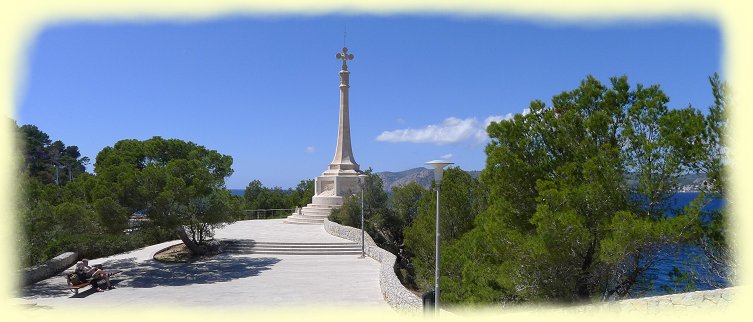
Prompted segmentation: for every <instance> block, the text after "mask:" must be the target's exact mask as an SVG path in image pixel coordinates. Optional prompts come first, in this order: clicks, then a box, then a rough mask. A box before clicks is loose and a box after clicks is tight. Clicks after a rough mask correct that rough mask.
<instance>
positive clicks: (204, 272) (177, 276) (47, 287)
mask: <svg viewBox="0 0 753 322" xmlns="http://www.w3.org/2000/svg"><path fill="white" fill-rule="evenodd" d="M279 261H280V259H278V258H274V257H261V258H252V257H240V256H232V255H230V254H227V253H222V254H218V255H215V256H213V257H210V258H207V259H205V260H198V261H193V262H189V263H162V262H158V261H156V260H154V259H149V260H145V261H138V260H137V259H136V258H125V259H117V260H108V261H105V262H104V265H105V270H109V271H118V270H120V271H122V272H121V273H120V274H118V275H115V276H113V277H112V278H111V280H110V283H111V284H112V285H113V286H115V287H116V289H114V290H111V291H108V292H117V288H120V287H132V288H151V287H156V286H183V285H191V284H212V283H218V282H228V281H232V280H235V279H240V278H245V277H252V276H257V275H259V274H260V273H261V272H263V271H266V270H270V269H271V268H272V266H274V265H275V264H276V263H278V262H279ZM66 273H67V271H66ZM20 293H21V294H20V295H21V296H22V297H31V298H40V297H63V296H68V297H74V298H83V297H87V296H89V295H91V294H93V293H96V292H95V291H94V290H93V289H91V288H86V289H81V290H79V294H78V295H75V296H74V294H73V292H72V291H70V290H69V289H68V288H67V284H66V282H65V277H64V274H60V275H59V276H55V277H51V278H48V279H46V280H43V281H40V282H38V283H35V284H33V285H29V286H26V287H24V288H23V289H22V290H21V292H20Z"/></svg>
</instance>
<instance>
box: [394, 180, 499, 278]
mask: <svg viewBox="0 0 753 322" xmlns="http://www.w3.org/2000/svg"><path fill="white" fill-rule="evenodd" d="M431 190H435V186H432V189H430V190H429V191H426V192H425V193H423V194H422V195H421V199H420V200H419V201H418V204H419V207H418V215H417V216H416V218H415V219H414V220H413V221H412V223H411V225H410V226H408V228H406V229H405V231H404V240H405V249H406V252H407V253H408V254H407V255H408V256H409V257H410V258H411V259H410V262H411V263H412V267H413V268H414V269H415V274H416V284H417V286H418V287H420V288H422V289H427V288H430V287H431V286H432V285H433V281H434V249H435V246H434V243H435V232H436V229H435V226H436V225H435V216H436V195H435V193H432V192H431ZM484 196H485V193H483V192H482V188H481V186H480V185H479V182H478V180H476V179H474V178H473V177H471V176H470V175H469V174H468V173H467V172H465V171H463V170H461V169H460V168H457V167H455V168H449V169H447V170H446V171H445V173H444V177H443V179H442V189H441V190H440V220H439V228H440V243H441V247H447V246H448V245H449V244H451V243H452V242H454V241H456V240H457V239H459V238H460V237H461V236H462V235H463V234H464V233H466V232H467V231H469V230H470V229H471V228H473V221H474V218H475V217H476V215H477V214H478V213H479V212H480V211H481V210H482V209H483V208H484V207H485V203H484V202H479V200H483V199H484V198H485V197H484ZM445 253H446V248H445V250H444V251H442V254H445ZM442 265H444V264H442ZM443 267H444V266H443Z"/></svg>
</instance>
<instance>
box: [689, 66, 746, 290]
mask: <svg viewBox="0 0 753 322" xmlns="http://www.w3.org/2000/svg"><path fill="white" fill-rule="evenodd" d="M709 82H710V83H711V92H712V94H713V96H714V104H713V105H712V106H710V107H709V114H708V115H707V116H706V119H705V122H706V131H705V132H704V143H705V146H706V151H707V154H706V158H705V159H704V160H703V162H702V165H701V168H702V169H703V171H704V172H706V177H707V180H708V181H707V184H706V185H704V186H703V187H702V188H703V193H704V194H708V195H709V196H711V197H716V198H725V199H726V198H727V197H728V195H727V189H726V187H727V183H726V182H727V163H728V159H727V148H726V146H727V141H728V138H727V135H726V133H727V127H728V126H727V104H728V101H729V98H728V89H727V85H726V84H725V83H724V82H722V81H721V80H720V79H719V75H717V74H714V75H713V76H712V77H709ZM727 202H729V200H727ZM703 219H707V220H703V223H702V226H703V234H702V235H701V236H700V238H699V240H698V245H699V246H700V247H701V249H703V251H704V254H705V256H706V258H707V259H708V260H707V261H706V262H705V266H706V267H705V268H706V270H707V271H709V272H711V273H712V274H714V275H715V276H716V277H721V278H722V279H723V280H726V281H728V283H729V282H732V281H734V280H735V279H736V278H737V260H736V257H735V255H734V251H733V246H734V244H733V241H734V240H736V238H735V236H734V230H733V229H731V227H732V226H733V224H732V222H731V219H730V214H729V206H724V207H722V208H720V209H718V210H715V211H712V212H711V213H710V214H708V216H707V217H705V218H703ZM706 282H707V283H709V284H711V285H713V286H715V287H726V286H727V285H728V283H724V284H719V283H718V282H716V281H715V279H709V280H707V281H706Z"/></svg>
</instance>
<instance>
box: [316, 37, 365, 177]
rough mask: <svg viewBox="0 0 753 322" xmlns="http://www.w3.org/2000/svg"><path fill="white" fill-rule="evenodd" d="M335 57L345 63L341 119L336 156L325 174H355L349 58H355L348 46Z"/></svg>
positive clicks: (356, 165) (341, 95) (341, 96)
mask: <svg viewBox="0 0 753 322" xmlns="http://www.w3.org/2000/svg"><path fill="white" fill-rule="evenodd" d="M335 57H337V59H342V61H343V65H342V70H340V121H339V127H338V129H337V148H336V149H335V157H334V158H333V159H332V163H330V165H329V167H328V169H327V171H325V172H324V175H339V174H355V173H357V172H358V171H359V166H358V163H356V159H355V157H353V149H352V148H351V144H350V113H349V106H348V90H349V88H350V72H349V71H348V64H347V62H348V60H353V54H348V48H347V47H343V51H342V53H338V54H337V55H336V56H335Z"/></svg>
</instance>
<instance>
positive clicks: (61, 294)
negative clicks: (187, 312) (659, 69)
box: [19, 219, 389, 309]
mask: <svg viewBox="0 0 753 322" xmlns="http://www.w3.org/2000/svg"><path fill="white" fill-rule="evenodd" d="M215 238H217V239H252V240H254V241H256V242H285V243H309V242H310V243H333V242H335V243H340V242H346V240H344V239H342V238H339V237H335V236H332V235H329V234H328V233H327V232H325V231H324V228H323V227H322V226H320V225H291V224H284V223H283V222H282V220H281V219H279V220H248V221H240V222H236V223H234V224H232V225H228V226H226V227H224V228H222V229H219V230H217V232H216V236H215ZM176 243H179V241H171V242H166V243H162V244H158V245H153V246H149V247H145V248H142V249H138V250H135V251H132V252H128V253H123V254H118V255H114V256H110V257H106V258H101V259H93V260H90V262H91V263H92V264H99V263H103V264H104V265H105V266H107V267H108V268H111V269H115V270H123V273H121V274H119V275H116V276H114V277H113V284H114V286H115V287H116V288H115V289H114V290H109V291H106V292H100V293H96V292H93V291H91V290H90V288H85V289H82V291H83V292H79V294H78V295H76V296H73V293H72V292H71V291H69V290H67V289H66V282H65V278H64V277H62V274H61V276H55V277H52V278H49V279H47V280H44V281H41V282H38V283H36V284H34V285H30V286H27V287H25V288H24V289H23V290H22V294H20V299H19V301H20V302H22V303H23V304H26V305H35V306H37V307H52V308H57V307H65V308H71V307H72V306H73V307H75V306H77V305H79V304H80V305H81V306H82V307H91V306H92V305H96V304H104V305H106V306H107V307H109V308H123V309H127V308H129V307H130V306H138V307H139V308H162V307H165V306H167V307H175V306H188V307H225V306H231V307H238V306H243V307H246V308H255V309H256V308H281V307H288V306H294V307H300V306H306V305H312V306H328V307H330V306H336V307H343V306H345V307H348V306H358V307H362V306H366V307H369V308H385V309H389V306H388V305H387V303H386V302H385V301H384V299H383V297H382V294H381V291H380V288H379V268H380V264H379V263H378V262H376V261H375V260H373V259H371V258H368V257H367V258H365V259H360V258H358V256H357V255H356V256H354V255H270V254H229V253H224V254H220V255H217V256H214V257H213V258H211V259H208V260H205V261H200V262H193V263H185V264H182V263H181V264H166V263H161V262H157V261H155V260H154V259H152V256H153V255H154V253H155V252H157V251H159V250H160V249H163V248H165V247H168V246H170V245H174V244H176ZM71 270H72V268H69V269H68V270H67V271H66V272H68V271H71Z"/></svg>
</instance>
